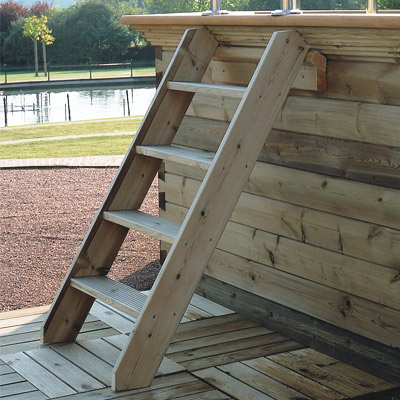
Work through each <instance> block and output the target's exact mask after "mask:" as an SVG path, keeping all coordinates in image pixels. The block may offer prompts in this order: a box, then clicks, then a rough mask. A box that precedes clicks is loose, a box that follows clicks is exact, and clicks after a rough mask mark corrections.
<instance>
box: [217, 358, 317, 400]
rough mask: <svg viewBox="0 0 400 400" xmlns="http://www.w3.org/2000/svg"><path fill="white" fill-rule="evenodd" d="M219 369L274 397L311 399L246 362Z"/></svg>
mask: <svg viewBox="0 0 400 400" xmlns="http://www.w3.org/2000/svg"><path fill="white" fill-rule="evenodd" d="M218 369H219V370H220V371H223V372H225V373H226V374H228V375H229V376H231V377H233V378H235V379H237V380H239V381H241V382H243V383H245V384H247V385H249V386H251V387H253V388H254V389H256V390H259V391H260V392H262V393H264V394H266V395H268V396H271V397H272V398H273V399H292V398H293V399H300V398H301V399H302V400H307V399H310V397H308V396H306V395H304V394H301V393H299V392H298V391H296V390H294V389H292V388H290V387H288V386H286V385H284V384H282V383H280V382H278V381H276V380H275V379H273V378H270V377H269V376H267V375H264V374H263V373H261V372H259V371H256V370H254V369H253V368H251V367H249V366H248V365H246V364H244V363H233V364H227V365H222V366H220V367H218Z"/></svg>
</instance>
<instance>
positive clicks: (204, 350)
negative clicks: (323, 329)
mask: <svg viewBox="0 0 400 400" xmlns="http://www.w3.org/2000/svg"><path fill="white" fill-rule="evenodd" d="M47 309H48V307H39V308H33V309H26V310H19V311H13V312H7V313H3V314H0V338H1V339H0V398H2V399H10V400H23V399H29V400H41V399H58V398H62V399H68V400H78V399H79V400H83V399H85V400H86V399H95V400H97V399H99V400H104V399H121V400H122V399H135V400H136V399H246V400H247V399H276V400H283V399H318V400H324V399H326V400H330V399H347V398H358V396H363V397H364V396H365V395H368V399H370V398H373V399H384V398H385V395H384V394H385V393H389V394H390V395H391V396H396V395H395V393H396V390H398V389H396V388H394V385H392V384H390V383H388V382H386V381H384V380H382V379H379V378H376V377H374V376H372V375H369V374H367V373H365V372H362V371H360V370H358V369H356V368H353V367H351V366H350V365H347V364H344V363H342V362H340V361H337V360H335V359H334V358H331V357H328V356H326V355H323V354H322V353H319V352H317V351H315V350H312V349H310V348H307V347H305V346H303V345H301V344H300V343H298V342H296V341H294V340H291V339H289V338H287V337H285V336H283V335H281V334H279V333H276V332H273V331H271V330H268V329H266V328H264V327H262V326H260V325H258V324H256V323H254V322H251V321H249V320H246V319H243V318H242V317H241V316H239V315H238V314H236V313H233V312H231V311H230V310H228V309H226V308H224V307H222V306H220V305H217V304H215V303H212V302H210V301H209V300H206V299H204V298H202V297H200V296H198V295H194V297H193V299H192V302H191V305H190V306H189V307H188V309H187V311H186V313H185V317H184V318H183V320H182V323H181V324H180V326H179V328H178V330H177V332H176V334H175V337H174V339H173V342H172V343H171V345H170V347H169V349H168V351H167V354H166V357H165V358H164V360H163V362H162V364H161V366H160V368H159V371H158V374H157V376H156V378H155V379H154V381H153V383H152V385H151V386H150V387H148V388H145V389H138V390H133V391H127V392H118V393H116V392H113V391H112V390H111V388H110V385H111V375H112V374H111V371H112V368H113V365H114V363H115V362H116V360H117V358H118V356H119V353H120V351H121V348H122V346H123V345H124V344H125V342H126V340H127V336H126V335H127V333H128V332H130V331H131V329H132V327H133V326H134V324H135V320H134V319H133V318H131V317H129V316H127V315H125V314H123V313H121V312H119V311H116V310H115V309H113V308H112V307H110V306H108V305H106V304H104V303H101V302H98V301H97V302H95V303H94V305H93V307H92V309H91V312H90V314H89V316H88V318H87V320H86V322H85V324H84V327H83V329H82V331H81V333H80V335H79V336H78V340H77V342H76V343H69V344H59V345H51V346H46V347H40V343H39V338H40V327H41V324H42V322H43V320H44V318H45V313H46V311H47ZM379 392H380V393H379ZM374 393H375V395H373V397H369V396H370V394H374ZM378 393H379V394H378ZM363 397H361V398H363ZM387 398H391V399H392V398H395V397H387Z"/></svg>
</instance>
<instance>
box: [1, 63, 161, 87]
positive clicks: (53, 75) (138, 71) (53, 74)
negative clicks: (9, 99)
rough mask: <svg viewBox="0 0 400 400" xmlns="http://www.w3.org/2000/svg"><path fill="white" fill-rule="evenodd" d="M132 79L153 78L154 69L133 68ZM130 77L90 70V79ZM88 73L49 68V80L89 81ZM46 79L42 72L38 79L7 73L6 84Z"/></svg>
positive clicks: (121, 71) (123, 73)
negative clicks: (140, 77)
mask: <svg viewBox="0 0 400 400" xmlns="http://www.w3.org/2000/svg"><path fill="white" fill-rule="evenodd" d="M132 75H133V77H138V76H154V75H155V68H154V67H140V68H133V74H132ZM130 76H131V69H130V68H129V67H128V68H115V69H114V68H113V69H92V79H100V78H127V77H130ZM89 78H90V71H89V69H88V68H85V69H76V70H63V71H52V70H51V66H50V80H68V79H89ZM4 79H5V76H4V72H2V73H1V75H0V83H4ZM47 80H48V77H46V76H44V75H43V73H42V72H40V73H39V76H38V77H35V73H34V72H11V71H9V72H7V83H15V82H38V81H47Z"/></svg>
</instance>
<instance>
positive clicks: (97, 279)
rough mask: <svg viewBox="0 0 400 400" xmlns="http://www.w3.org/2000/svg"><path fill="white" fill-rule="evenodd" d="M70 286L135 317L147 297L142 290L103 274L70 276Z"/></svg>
mask: <svg viewBox="0 0 400 400" xmlns="http://www.w3.org/2000/svg"><path fill="white" fill-rule="evenodd" d="M71 286H72V287H73V288H75V289H78V290H80V291H81V292H84V293H86V294H88V295H90V296H92V297H94V298H96V299H98V300H101V301H103V302H104V303H106V304H109V305H111V306H113V307H115V308H116V309H117V310H120V311H122V312H124V313H126V314H128V315H129V316H131V317H133V318H137V316H138V315H139V313H140V310H141V309H142V308H143V306H144V303H145V302H146V299H147V296H146V295H145V294H143V293H142V292H139V291H138V290H136V289H133V288H131V287H129V286H126V285H124V284H123V283H120V282H116V281H113V280H112V279H109V278H106V277H105V276H90V277H84V278H72V279H71Z"/></svg>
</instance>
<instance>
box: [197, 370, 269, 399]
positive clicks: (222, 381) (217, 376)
mask: <svg viewBox="0 0 400 400" xmlns="http://www.w3.org/2000/svg"><path fill="white" fill-rule="evenodd" d="M194 375H195V376H197V377H199V378H201V379H202V380H205V381H206V382H210V384H212V385H213V386H215V387H217V388H218V389H221V390H222V391H223V392H225V393H228V394H229V395H231V396H234V397H236V398H239V399H248V400H273V398H272V397H270V396H267V395H266V394H265V393H262V392H260V391H258V390H256V389H254V388H253V387H252V386H249V385H247V384H245V383H243V382H240V381H239V380H237V379H235V378H234V377H231V376H230V375H229V374H226V373H224V372H222V371H220V370H219V369H217V368H207V369H204V370H201V371H197V372H194Z"/></svg>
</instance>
